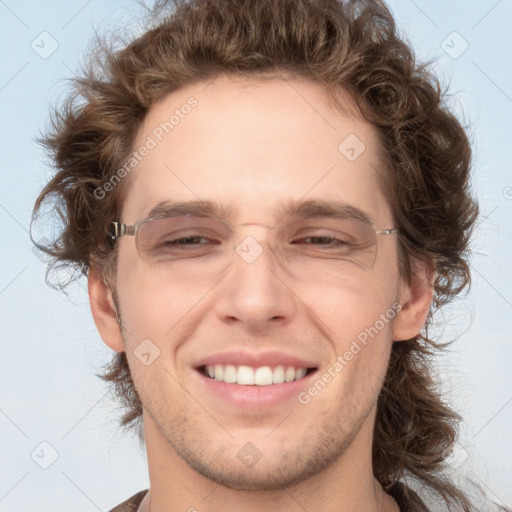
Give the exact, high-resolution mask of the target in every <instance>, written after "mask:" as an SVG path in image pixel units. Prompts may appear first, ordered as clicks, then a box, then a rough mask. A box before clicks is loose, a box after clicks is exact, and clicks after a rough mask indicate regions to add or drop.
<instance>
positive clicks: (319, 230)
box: [137, 216, 377, 279]
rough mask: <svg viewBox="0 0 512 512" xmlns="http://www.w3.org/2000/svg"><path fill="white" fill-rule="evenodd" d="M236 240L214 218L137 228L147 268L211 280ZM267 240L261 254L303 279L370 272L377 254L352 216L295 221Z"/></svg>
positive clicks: (369, 231) (368, 228)
mask: <svg viewBox="0 0 512 512" xmlns="http://www.w3.org/2000/svg"><path fill="white" fill-rule="evenodd" d="M239 238H240V240H238V239H237V238H235V236H234V235H233V232H232V230H231V229H230V227H229V226H228V225H227V224H226V223H224V222H223V221H221V220H219V219H212V218H209V217H193V216H179V217H165V218H157V219H151V220H148V221H146V222H144V223H143V224H142V225H141V226H140V227H139V229H138V231H137V248H138V251H139V254H140V255H141V257H142V258H143V259H144V260H145V261H146V262H148V263H150V264H153V263H158V262H169V263H172V262H176V263H175V264H174V265H170V266H169V267H167V268H168V270H169V271H171V272H172V271H173V270H174V271H175V272H178V273H185V274H187V275H188V272H189V271H190V272H191V274H190V275H196V276H197V275H199V274H200V275H201V276H204V277H208V276H210V275H211V276H213V277H215V276H216V275H217V274H218V273H219V272H222V269H223V268H225V267H226V266H227V265H229V264H230V262H232V261H233V258H234V257H235V252H236V244H237V243H240V242H242V241H243V240H242V239H243V235H242V234H241V235H240V237H239ZM266 238H267V239H268V242H265V243H262V244H261V247H262V248H263V251H264V250H267V248H269V249H270V250H272V251H274V253H276V254H275V256H276V259H277V261H280V262H282V264H283V266H284V267H285V270H286V271H288V272H290V273H291V274H294V275H296V276H297V277H299V278H304V279H306V278H307V279H322V277H326V278H327V276H328V278H332V277H336V276H338V275H347V274H350V273H351V272H353V270H354V268H356V267H355V266H357V267H360V268H363V269H369V268H371V267H372V266H373V264H374V261H375V257H376V252H377V243H376V242H377V235H376V232H375V229H374V228H373V226H372V225H370V224H367V223H365V222H362V221H360V220H358V219H353V218H345V219H332V218H327V219H318V220H309V219H308V220H297V221H293V222H290V223H287V224H284V225H279V226H275V227H273V228H271V229H270V230H269V231H268V232H267V236H266ZM250 262H251V263H252V260H251V261H250ZM354 265H355V266H354Z"/></svg>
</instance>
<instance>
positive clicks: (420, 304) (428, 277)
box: [393, 262, 435, 341]
mask: <svg viewBox="0 0 512 512" xmlns="http://www.w3.org/2000/svg"><path fill="white" fill-rule="evenodd" d="M434 275H435V267H434V265H433V264H429V263H424V262H416V263H415V273H414V275H413V277H412V280H411V283H410V284H407V283H405V282H404V283H403V284H402V285H401V291H400V304H401V305H402V309H401V310H400V311H399V312H398V314H397V316H396V320H395V324H394V326H393V340H394V341H403V340H408V339H411V338H414V337H415V336H417V335H418V334H419V333H420V331H421V329H423V327H424V325H425V322H426V320H427V315H428V312H429V309H430V304H431V302H432V296H433V282H434Z"/></svg>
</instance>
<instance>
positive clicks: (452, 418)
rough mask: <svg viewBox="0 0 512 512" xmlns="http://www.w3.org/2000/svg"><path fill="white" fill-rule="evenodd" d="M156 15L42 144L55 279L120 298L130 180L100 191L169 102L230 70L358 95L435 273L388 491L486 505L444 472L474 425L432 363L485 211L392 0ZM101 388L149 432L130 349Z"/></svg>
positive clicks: (417, 243)
mask: <svg viewBox="0 0 512 512" xmlns="http://www.w3.org/2000/svg"><path fill="white" fill-rule="evenodd" d="M151 12H152V17H151V25H150V27H149V29H148V30H147V31H146V32H144V33H143V34H142V35H141V36H140V37H138V38H137V39H135V40H134V41H132V42H131V43H129V44H127V45H125V46H124V47H122V48H120V49H115V48H114V46H108V45H105V44H101V45H99V47H98V51H97V52H96V53H95V54H94V55H93V56H92V57H91V58H90V59H89V64H88V67H87V69H85V70H84V73H83V76H82V77H80V78H76V79H74V90H73V92H72V94H71V95H70V96H69V98H68V99H67V101H66V102H65V103H64V105H63V106H61V108H60V109H59V110H57V111H56V112H55V114H54V116H53V118H52V126H51V128H50V130H49V131H48V133H47V134H46V135H45V136H44V137H43V138H42V139H41V141H42V143H43V144H44V145H45V147H46V148H47V149H49V151H50V153H51V156H52V158H53V161H54V162H55V165H56V171H57V172H56V173H55V176H54V177H53V179H52V180H51V181H50V182H49V183H48V184H47V185H46V186H45V187H44V189H43V190H42V192H41V194H40V195H39V197H38V199H37V201H36V204H35V207H34V216H33V218H34V219H36V218H37V215H38V213H39V212H40V211H41V210H42V209H43V205H45V204H47V203H49V204H52V205H54V207H55V208H56V212H57V214H58V215H59V216H60V217H61V219H63V220H64V227H63V230H62V232H61V233H60V235H59V237H58V238H57V239H56V240H55V241H54V242H53V243H52V244H51V245H50V246H46V247H43V246H39V247H40V248H41V249H42V250H44V251H46V252H47V253H48V254H50V255H51V256H52V258H53V259H52V261H51V263H50V265H49V268H48V271H49V272H50V271H51V270H52V269H53V270H55V269H56V268H58V267H71V268H74V269H75V271H77V272H76V273H75V277H79V276H80V275H82V274H85V275H87V273H88V271H89V269H90V268H91V267H92V266H97V267H98V268H99V269H100V270H101V272H102V273H103V275H104V277H105V279H106V281H107V282H108V283H109V285H110V286H111V287H112V290H113V296H114V298H115V299H116V300H117V296H116V293H115V279H114V277H113V276H114V275H115V261H116V251H115V247H114V246H113V245H112V244H111V243H110V242H109V239H108V237H107V236H106V231H105V226H107V225H108V223H109V222H110V221H112V220H114V219H116V218H118V217H119V213H120V206H121V205H122V201H123V196H124V191H125V188H126V184H127V182H128V181H129V180H128V179H124V180H121V181H120V183H119V185H118V186H117V187H114V188H113V190H112V192H110V193H109V194H108V195H106V197H101V196H102V195H101V194H98V190H104V188H102V187H104V185H105V183H107V182H109V180H112V179H113V177H114V175H115V174H116V172H119V169H122V167H123V165H125V163H126V160H127V159H128V158H129V157H130V155H131V152H132V151H133V147H132V146H133V141H134V138H135V135H136V132H137V130H138V128H139V127H140V126H141V123H142V121H143V119H144V117H145V115H146V114H147V112H148V109H149V108H151V106H152V105H153V104H154V103H155V102H156V101H158V100H159V99H161V98H162V97H163V96H165V95H166V94H168V93H170V92H172V91H175V90H177V89H179V88H181V87H183V86H185V85H188V84H192V83H195V82H200V81H206V80H211V79H213V78H214V77H216V76H219V75H221V74H228V75H229V74H231V75H238V76H245V77H250V78H261V77H263V76H275V77H281V78H283V77H284V76H285V75H286V76H288V77H289V76H291V77H298V78H301V79H307V80H313V81H315V82H317V83H320V84H322V85H323V86H325V89H326V91H327V92H328V95H329V98H330V99H331V100H332V101H333V103H334V104H336V105H338V107H340V106H341V105H339V104H338V95H337V92H339V91H340V90H345V91H348V92H349V93H350V94H351V96H352V97H353V99H354V100H355V102H356V105H357V107H358V109H359V110H360V112H361V113H362V115H363V116H364V117H365V118H366V120H368V121H369V122H370V123H372V125H373V126H374V127H375V129H376V131H377V132H378V134H379V136H380V139H381V142H382V146H383V148H384V156H385V159H386V161H387V164H388V165H387V172H386V180H385V183H384V186H385V188H386V192H387V194H388V197H389V201H390V204H391V207H392V212H393V215H394V218H395V219H396V221H397V224H398V226H399V229H400V237H399V255H400V272H401V274H402V276H404V277H405V278H406V279H407V280H409V281H410V280H411V279H412V276H413V274H414V262H415V261H423V262H428V263H430V264H435V268H436V277H435V281H434V283H433V289H434V299H433V303H432V306H431V310H430V312H429V318H428V322H427V327H426V329H425V332H424V334H423V335H419V336H417V337H416V338H414V339H410V340H407V341H403V342H400V343H394V344H393V350H392V354H391V360H390V364H389V369H388V373H387V376H386V379H385V382H384V385H383V389H382V391H381V393H380V396H379V400H378V413H377V419H376V424H375V433H374V444H373V468H374V473H375V476H376V478H377V479H378V481H379V482H380V483H381V484H382V485H383V487H384V488H386V487H387V488H389V487H390V486H391V485H392V484H393V483H394V482H396V481H398V480H401V479H402V480H403V479H404V478H407V479H411V478H412V479H413V480H415V481H417V482H419V484H420V485H423V486H424V487H426V488H427V489H430V490H433V491H434V492H435V493H436V494H437V495H438V496H441V497H442V498H443V499H444V500H445V502H446V503H447V504H452V505H455V506H457V509H460V510H464V511H470V510H474V508H473V507H472V505H471V503H470V500H469V498H468V497H466V496H465V495H464V493H463V492H462V491H461V490H459V489H458V488H457V487H456V486H455V485H454V484H453V483H452V482H451V481H450V480H449V479H448V478H446V477H445V476H443V475H444V471H443V470H444V469H445V466H446V463H445V460H446V458H447V454H448V452H449V450H450V448H451V447H452V446H453V445H454V443H455V441H456V438H457V423H458V421H459V420H460V417H459V416H458V415H457V414H456V413H455V412H454V411H453V410H452V409H451V408H450V407H449V406H448V405H447V404H446V403H444V402H443V400H442V398H441V396H440V393H439V390H438V387H437V384H436V382H435V380H434V379H433V377H432V368H431V363H432V358H433V356H434V355H435V354H436V353H437V352H438V351H439V350H441V349H443V348H444V346H445V344H440V343H436V342H435V341H433V340H432V339H429V336H428V332H429V330H428V326H429V325H431V322H432V318H433V313H434V312H435V311H436V310H437V309H438V308H439V307H440V306H443V305H444V304H446V303H448V302H449V301H450V300H451V299H453V298H454V297H455V296H457V295H458V294H459V293H460V292H461V291H462V290H463V289H464V288H466V287H468V285H469V282H470V272H469V267H468V256H469V253H468V243H469V238H470V235H471V232H472V228H473V226H474V223H475V219H476V217H477V213H478V207H477V204H476V201H475V200H474V198H473V197H472V195H471V191H470V185H469V175H470V157H471V150H470V144H469V141H468V137H467V135H466V133H465V130H464V128H463V127H462V126H461V124H460V123H459V121H458V120H457V119H456V118H455V116H454V115H453V114H452V113H451V112H450V111H449V109H448V108H447V107H446V104H445V99H444V98H445V95H444V94H442V92H441V88H440V85H439V82H438V81H437V79H436V78H435V76H434V75H433V74H432V72H431V71H430V68H429V66H427V65H418V64H416V62H415V57H414V54H413V52H412V50H411V48H410V46H409V44H407V42H405V41H404V40H403V39H402V38H401V37H400V36H399V34H398V32H397V29H396V26H395V23H394V20H393V17H392V15H391V13H390V11H389V10H388V8H387V7H386V6H385V5H384V4H383V3H382V2H380V1H378V0H374V1H369V0H350V1H343V0H258V1H254V0H188V1H185V0H174V1H172V2H170V1H167V2H159V1H157V2H156V4H155V6H154V8H153V10H152V11H151ZM103 195H105V194H103ZM64 286H65V284H64V285H63V286H62V287H64ZM102 377H103V378H104V379H105V380H106V381H108V382H110V383H111V385H112V387H113V390H114V392H115V393H116V395H117V397H118V399H119V400H120V401H121V403H122V404H123V405H124V406H125V407H126V409H127V410H126V412H125V414H124V415H123V416H122V420H121V424H122V425H123V426H124V427H126V428H129V427H133V426H140V423H141V417H142V404H141V401H140V399H139V396H138V394H137V391H136V389H135V387H134V384H133V381H132V378H131V375H130V370H129V367H128V362H127V358H126V354H125V353H120V354H116V355H115V356H114V358H113V360H112V362H111V363H110V364H109V366H108V367H107V368H106V370H105V373H104V374H103V375H102Z"/></svg>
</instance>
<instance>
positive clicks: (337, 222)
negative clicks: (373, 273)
mask: <svg viewBox="0 0 512 512" xmlns="http://www.w3.org/2000/svg"><path fill="white" fill-rule="evenodd" d="M283 229H284V231H285V232H286V234H285V236H284V237H283V238H282V240H283V241H286V243H284V245H283V252H285V253H286V256H287V259H288V260H289V261H290V262H291V264H293V265H297V270H298V271H300V267H301V266H302V267H304V268H305V267H306V266H308V267H311V266H312V265H318V268H319V271H321V268H322V267H323V268H324V269H325V268H326V265H330V266H333V265H334V267H333V269H334V268H338V269H339V270H340V271H341V272H343V271H345V270H347V269H348V271H350V266H351V264H352V265H353V264H355V265H357V266H359V267H361V268H364V269H369V268H371V267H372V266H373V264H374V262H375V257H376V252H377V243H376V242H377V235H376V233H375V229H374V228H373V226H372V225H370V224H368V223H366V222H363V221H360V220H358V219H353V218H345V219H331V218H329V219H320V220H304V221H303V220H299V221H296V222H292V223H290V224H287V225H285V226H284V228H283ZM326 260H333V261H326ZM292 262H294V263H292ZM347 263H349V265H348V266H347Z"/></svg>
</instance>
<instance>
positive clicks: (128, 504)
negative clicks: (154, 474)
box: [110, 489, 149, 512]
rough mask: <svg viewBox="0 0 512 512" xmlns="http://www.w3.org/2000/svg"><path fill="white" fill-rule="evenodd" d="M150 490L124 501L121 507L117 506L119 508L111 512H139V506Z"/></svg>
mask: <svg viewBox="0 0 512 512" xmlns="http://www.w3.org/2000/svg"><path fill="white" fill-rule="evenodd" d="M148 490H149V489H146V490H145V491H140V492H138V493H137V494H134V495H133V496H132V497H131V498H130V499H128V500H126V501H123V503H121V504H120V505H117V507H115V508H113V509H112V510H111V511H110V512H137V509H138V508H139V505H140V503H141V501H142V499H143V498H144V496H146V494H147V493H148Z"/></svg>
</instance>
